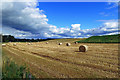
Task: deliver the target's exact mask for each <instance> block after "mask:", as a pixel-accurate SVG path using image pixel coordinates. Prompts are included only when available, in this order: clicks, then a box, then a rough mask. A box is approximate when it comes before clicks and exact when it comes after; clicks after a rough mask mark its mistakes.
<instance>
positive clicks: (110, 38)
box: [77, 34, 120, 43]
mask: <svg viewBox="0 0 120 80" xmlns="http://www.w3.org/2000/svg"><path fill="white" fill-rule="evenodd" d="M77 42H78V43H120V34H117V35H105V36H92V37H89V38H87V39H84V40H80V41H77Z"/></svg>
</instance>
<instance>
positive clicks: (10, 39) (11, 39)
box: [2, 35, 52, 42]
mask: <svg viewBox="0 0 120 80" xmlns="http://www.w3.org/2000/svg"><path fill="white" fill-rule="evenodd" d="M47 40H52V39H51V38H47V39H17V38H14V36H11V35H3V36H2V41H3V42H40V41H47Z"/></svg>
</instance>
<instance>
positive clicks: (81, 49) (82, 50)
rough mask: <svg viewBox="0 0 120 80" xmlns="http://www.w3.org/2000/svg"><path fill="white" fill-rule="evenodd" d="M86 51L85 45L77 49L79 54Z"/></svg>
mask: <svg viewBox="0 0 120 80" xmlns="http://www.w3.org/2000/svg"><path fill="white" fill-rule="evenodd" d="M87 50H88V46H87V45H81V46H80V47H79V51H80V52H86V51H87Z"/></svg>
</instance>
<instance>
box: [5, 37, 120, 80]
mask: <svg viewBox="0 0 120 80" xmlns="http://www.w3.org/2000/svg"><path fill="white" fill-rule="evenodd" d="M79 40H80V39H55V40H49V41H43V42H32V43H31V44H30V45H28V42H23V43H21V42H16V45H13V44H14V42H11V43H5V44H6V46H4V47H3V52H4V53H5V54H6V55H7V56H8V57H9V58H12V59H13V60H14V61H15V62H16V63H17V64H18V65H23V64H26V66H27V67H28V68H29V70H30V72H31V73H32V75H34V76H35V77H36V78H106V77H107V78H117V77H118V51H119V49H118V44H117V43H110V44H109V43H101V44H100V43H77V44H75V43H74V42H75V41H79ZM46 42H48V44H46ZM60 42H61V43H62V45H58V44H59V43H60ZM68 42H69V43H70V44H71V45H70V46H66V43H68ZM80 45H87V46H88V51H87V52H79V46H80Z"/></svg>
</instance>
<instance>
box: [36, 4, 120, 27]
mask: <svg viewBox="0 0 120 80" xmlns="http://www.w3.org/2000/svg"><path fill="white" fill-rule="evenodd" d="M37 7H38V8H40V9H42V10H44V14H46V15H47V18H48V19H49V21H48V23H49V24H53V25H56V26H58V27H70V26H71V24H81V29H91V28H96V27H98V26H100V25H101V24H102V23H103V22H100V21H98V20H111V19H118V15H117V13H118V12H117V7H115V8H112V9H107V8H108V7H110V6H109V5H108V3H107V2H39V5H38V6H37ZM102 13H105V14H102Z"/></svg>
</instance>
